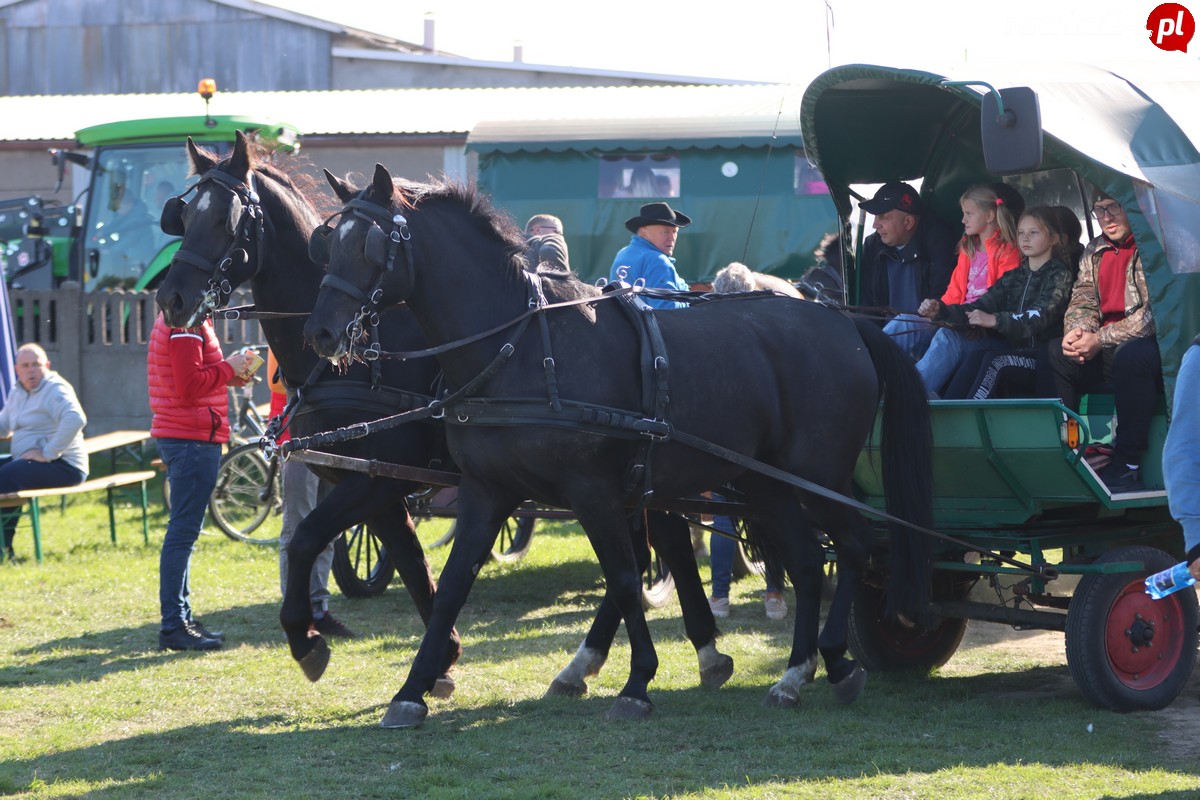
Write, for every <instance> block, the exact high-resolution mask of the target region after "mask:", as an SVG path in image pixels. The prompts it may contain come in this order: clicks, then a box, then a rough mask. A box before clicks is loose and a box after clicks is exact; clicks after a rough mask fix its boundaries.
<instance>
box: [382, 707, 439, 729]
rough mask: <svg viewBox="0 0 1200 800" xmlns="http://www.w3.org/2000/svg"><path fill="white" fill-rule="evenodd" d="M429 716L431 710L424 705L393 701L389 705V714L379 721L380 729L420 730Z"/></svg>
mask: <svg viewBox="0 0 1200 800" xmlns="http://www.w3.org/2000/svg"><path fill="white" fill-rule="evenodd" d="M427 716H429V709H428V708H427V707H426V706H425V705H424V704H423V703H414V702H412V701H410V700H393V701H392V702H391V704H389V705H388V710H387V713H386V714H384V715H383V719H382V720H380V721H379V727H381V728H419V727H420V726H421V723H423V722H424V721H425V718H426V717H427Z"/></svg>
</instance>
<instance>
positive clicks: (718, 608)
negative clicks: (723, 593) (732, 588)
mask: <svg viewBox="0 0 1200 800" xmlns="http://www.w3.org/2000/svg"><path fill="white" fill-rule="evenodd" d="M708 607H709V608H710V609H712V615H713V616H714V617H721V618H722V619H724V618H725V617H728V616H729V598H728V597H710V598H708Z"/></svg>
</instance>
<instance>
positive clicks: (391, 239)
mask: <svg viewBox="0 0 1200 800" xmlns="http://www.w3.org/2000/svg"><path fill="white" fill-rule="evenodd" d="M364 194H366V190H365V189H364V190H363V191H362V192H359V194H358V195H357V196H356V197H354V198H352V199H351V200H350V201H349V202H347V203H346V205H344V206H343V207H342V208H341V210H339V211H337V212H335V213H334V214H332V215H330V217H329V218H328V219H326V220H325V222H324V223H322V224H321V225H320V226H318V227H317V229H316V230H314V231H313V233H312V237H311V238H310V239H309V243H308V257H309V258H311V259H312V260H313V262H314V263H317V264H320V265H322V266H326V265H328V264H329V254H330V239H331V238H332V236H333V231H334V226H333V225H332V224H331V223H332V221H333V220H334V219H336V218H337V217H340V216H343V215H345V214H353V215H354V216H356V217H358V218H359V219H361V220H364V221H366V222H367V223H369V225H370V227H369V228H368V229H367V236H366V239H365V240H364V242H363V258H364V260H366V262H367V263H368V264H370V265H371V266H372V267H374V268H375V269H376V270H377V275H376V278H375V281H374V283H373V284H372V285H371V287H370V288H369V289H367V290H366V291H363V290H362V289H360V288H359V287H357V286H355V285H354V284H353V283H351V282H350V281H348V280H345V279H344V278H341V277H339V276H337V275H333V274H331V273H326V275H325V277H324V278H323V279H322V280H321V287H322V288H324V287H326V286H329V287H331V288H333V289H336V290H338V291H339V292H341V293H342V294H345V295H347V296H349V297H350V298H352V299H354V300H355V301H357V302H358V303H360V304H361V307H360V308H359V310H358V313H357V314H356V315H355V316H354V318H353V319H351V320H350V322H348V323H347V324H346V336H347V337H348V339H349V341H350V343H351V347H353V343H354V342H356V341H358V340H359V339H360V338H361V337H362V335H363V332H364V331H365V329H366V326H367V325H369V326H370V327H371V329H372V331H374V330H375V329H377V328H378V326H379V305H380V303H381V302H382V301H383V282H384V281H385V280H386V279H387V277H388V275H390V274H391V273H393V272H395V271H396V256H397V255H398V253H399V252H400V245H402V244H403V245H404V257H403V264H404V285H403V286H402V287H401V293H402V294H406V293H407V292H409V291H411V289H412V286H413V279H414V276H413V253H412V231H411V230H410V229H409V227H408V219H407V218H406V217H405V216H404V215H403V214H401V213H399V212H396V213H393V212H391V211H390V210H388V209H387V208H385V207H384V206H382V205H379V204H378V203H372V202H371V201H369V200H364V199H363V195H364ZM383 225H387V226H389V227H390V230H389V232H388V233H384V230H383ZM379 353H380V345H379V337H378V336H374V335H373V336H372V342H371V344H370V345H368V346H367V348H366V349H365V350H364V351H363V354H362V356H363V358H364V359H365V360H367V361H374V360H376V359H378V358H379Z"/></svg>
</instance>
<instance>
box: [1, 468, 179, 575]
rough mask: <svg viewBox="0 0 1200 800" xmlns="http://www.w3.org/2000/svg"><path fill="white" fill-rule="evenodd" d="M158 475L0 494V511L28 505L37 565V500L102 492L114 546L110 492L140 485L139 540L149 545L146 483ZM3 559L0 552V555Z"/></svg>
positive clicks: (115, 477)
mask: <svg viewBox="0 0 1200 800" xmlns="http://www.w3.org/2000/svg"><path fill="white" fill-rule="evenodd" d="M157 475H158V473H157V472H155V471H154V470H152V469H147V470H138V471H136V472H118V473H116V474H115V475H105V476H104V477H102V478H92V479H91V480H86V481H84V482H83V483H80V484H77V485H75V486H58V487H55V488H51V489H22V490H21V491H19V492H8V493H7V494H0V508H19V507H21V506H24V505H25V504H26V503H29V521H30V524H31V525H32V527H33V553H34V557H35V558H36V559H37V561H38V563H39V564H40V563H41V561H42V520H41V509H40V507H39V502H38V501H39V500H41V499H42V498H43V497H65V496H67V495H72V494H86V493H87V492H99V491H104V492H105V493H106V494H107V501H108V530H109V538H110V539H112V542H113V544H116V543H117V520H116V515H115V513H114V510H113V490H114V489H118V488H120V487H122V486H132V485H134V484H140V493H141V506H142V538H143V540H145V542H146V544H149V543H150V523H149V520H148V519H147V503H146V481H149V480H153V479H154V478H155V477H156V476H157ZM0 555H2V551H0Z"/></svg>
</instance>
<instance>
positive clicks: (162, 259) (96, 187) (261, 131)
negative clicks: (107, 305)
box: [0, 79, 300, 291]
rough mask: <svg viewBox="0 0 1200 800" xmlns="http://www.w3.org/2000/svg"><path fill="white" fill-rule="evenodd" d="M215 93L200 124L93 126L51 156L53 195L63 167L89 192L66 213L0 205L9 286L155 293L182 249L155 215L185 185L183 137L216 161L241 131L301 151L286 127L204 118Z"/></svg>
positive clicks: (205, 85) (35, 204) (31, 203)
mask: <svg viewBox="0 0 1200 800" xmlns="http://www.w3.org/2000/svg"><path fill="white" fill-rule="evenodd" d="M215 92H216V84H215V82H213V81H212V80H210V79H205V80H203V81H201V82H200V87H199V94H200V96H201V97H203V98H204V101H205V114H204V115H202V116H193V117H160V118H153V119H137V120H122V121H119V122H108V123H104V124H101V125H92V126H89V127H87V128H83V129H81V130H79V131H77V132H76V134H75V139H76V143H77V146H78V148H79V149H78V150H75V149H72V150H52V151H51V161H52V163H53V164H54V166H56V167H57V169H58V187H61V185H62V183H63V180H64V178H65V177H66V174H67V169H68V168H70V169H71V170H72V171H73V172H72V175H73V177H74V179H75V185H84V184H86V186H87V188H86V189H84V190H83V191H82V192H80V193H79V195H78V196H77V197H76V199H75V202H74V203H73V204H71V205H70V206H67V207H50V206H46V205H43V203H42V202H41V200H40V199H38V198H23V199H21V200H18V201H6V202H7V203H8V208H6V207H4V206H0V243H3V242H8V243H9V244H8V245H7V246H5V247H4V248H3V250H0V252H4V253H5V254H6V256H7V262H8V268H7V270H6V272H5V275H6V278H7V281H8V284H9V286H13V287H21V288H25V289H53V288H56V287H58V286H59V285H60V284H62V283H63V282H64V281H76V282H78V283H80V284H81V285H82V286H83V288H84V290H85V291H103V290H106V289H108V290H112V289H133V290H137V289H152V288H154V287H155V286H156V285H157V284H158V282H159V281H160V280H161V279H162V275H163V274H164V273H165V271H166V268H167V265H168V264H170V262H171V258H172V256H173V255H174V253H175V251H176V250H177V249H178V248H179V239H178V237H173V236H167V235H166V234H164V233H163V232H162V230H160V228H159V215H160V213H161V211H162V206H163V203H164V202H165V201H166V200H167V199H168V198H170V197H173V196H175V195H178V194H181V193H182V192H183V191H184V190H185V189H186V188H187V186H188V185H189V180H188V177H187V173H188V159H187V154H186V152H185V149H184V142H185V140H186V139H187V137H189V136H190V137H191V138H192V139H193V140H194V141H196V142H197V143H198V144H202V145H204V146H205V147H209V148H212V149H215V150H217V151H218V152H223V151H225V150H228V149H229V148H231V147H232V144H233V141H234V135H235V131H238V130H241V131H244V132H246V133H247V134H250V135H253V136H255V137H257V138H258V139H259V140H260V141H262V142H264V143H266V144H268V145H269V146H271V147H275V148H278V149H279V150H281V151H287V152H291V151H294V150H296V149H298V148H299V146H300V145H299V131H298V130H297V129H296V128H295V127H294V126H292V125H289V124H286V123H280V122H277V121H272V120H269V119H265V118H262V117H257V116H213V115H210V114H208V113H207V109H208V101H209V100H210V99H211V98H212V96H213V94H214V93H215ZM194 180H195V178H192V181H194ZM58 187H56V188H55V191H57V190H58ZM6 220H7V222H6ZM14 242H15V244H14Z"/></svg>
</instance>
